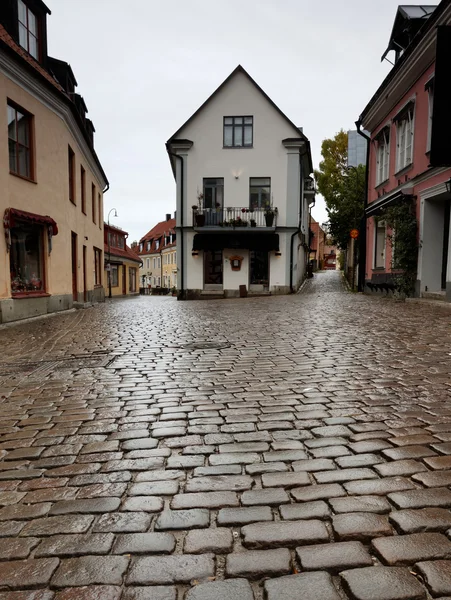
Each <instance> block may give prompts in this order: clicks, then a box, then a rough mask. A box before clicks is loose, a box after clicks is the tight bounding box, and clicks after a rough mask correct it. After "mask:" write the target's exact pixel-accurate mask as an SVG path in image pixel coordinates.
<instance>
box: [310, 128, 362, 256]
mask: <svg viewBox="0 0 451 600" xmlns="http://www.w3.org/2000/svg"><path fill="white" fill-rule="evenodd" d="M321 155H322V157H323V160H322V161H321V162H320V164H319V170H317V171H315V178H316V182H317V186H318V191H319V193H320V194H321V195H322V196H323V197H324V200H325V201H326V209H327V214H328V216H329V232H330V235H331V237H332V239H333V240H334V242H335V244H337V246H338V247H339V248H341V249H345V248H346V247H347V245H348V242H349V239H350V238H349V233H350V231H351V229H358V228H359V226H360V221H361V219H362V216H363V209H364V197H365V181H366V178H365V175H366V169H365V166H364V165H360V166H358V167H351V168H348V134H347V133H346V132H344V131H343V130H341V131H340V132H338V133H337V134H336V136H335V137H334V138H333V139H326V140H324V141H323V143H322V145H321Z"/></svg>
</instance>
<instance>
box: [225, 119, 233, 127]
mask: <svg viewBox="0 0 451 600" xmlns="http://www.w3.org/2000/svg"><path fill="white" fill-rule="evenodd" d="M224 125H233V118H232V117H224Z"/></svg>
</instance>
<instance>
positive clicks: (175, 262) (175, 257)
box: [174, 252, 177, 264]
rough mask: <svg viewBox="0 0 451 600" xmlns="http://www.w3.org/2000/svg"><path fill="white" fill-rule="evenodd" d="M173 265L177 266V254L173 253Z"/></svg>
mask: <svg viewBox="0 0 451 600" xmlns="http://www.w3.org/2000/svg"><path fill="white" fill-rule="evenodd" d="M174 264H177V252H174Z"/></svg>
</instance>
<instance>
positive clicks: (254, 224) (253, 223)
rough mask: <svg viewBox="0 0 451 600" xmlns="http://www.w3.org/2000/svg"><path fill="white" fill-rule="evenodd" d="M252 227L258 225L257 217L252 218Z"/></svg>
mask: <svg viewBox="0 0 451 600" xmlns="http://www.w3.org/2000/svg"><path fill="white" fill-rule="evenodd" d="M250 224H251V227H257V221H256V220H255V219H251V220H250Z"/></svg>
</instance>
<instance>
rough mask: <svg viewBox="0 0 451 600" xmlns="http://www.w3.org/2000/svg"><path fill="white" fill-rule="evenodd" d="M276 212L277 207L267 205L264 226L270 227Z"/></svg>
mask: <svg viewBox="0 0 451 600" xmlns="http://www.w3.org/2000/svg"><path fill="white" fill-rule="evenodd" d="M276 214H277V208H273V207H272V206H268V207H267V208H266V209H265V221H266V227H272V226H273V223H274V217H275V216H276Z"/></svg>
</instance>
